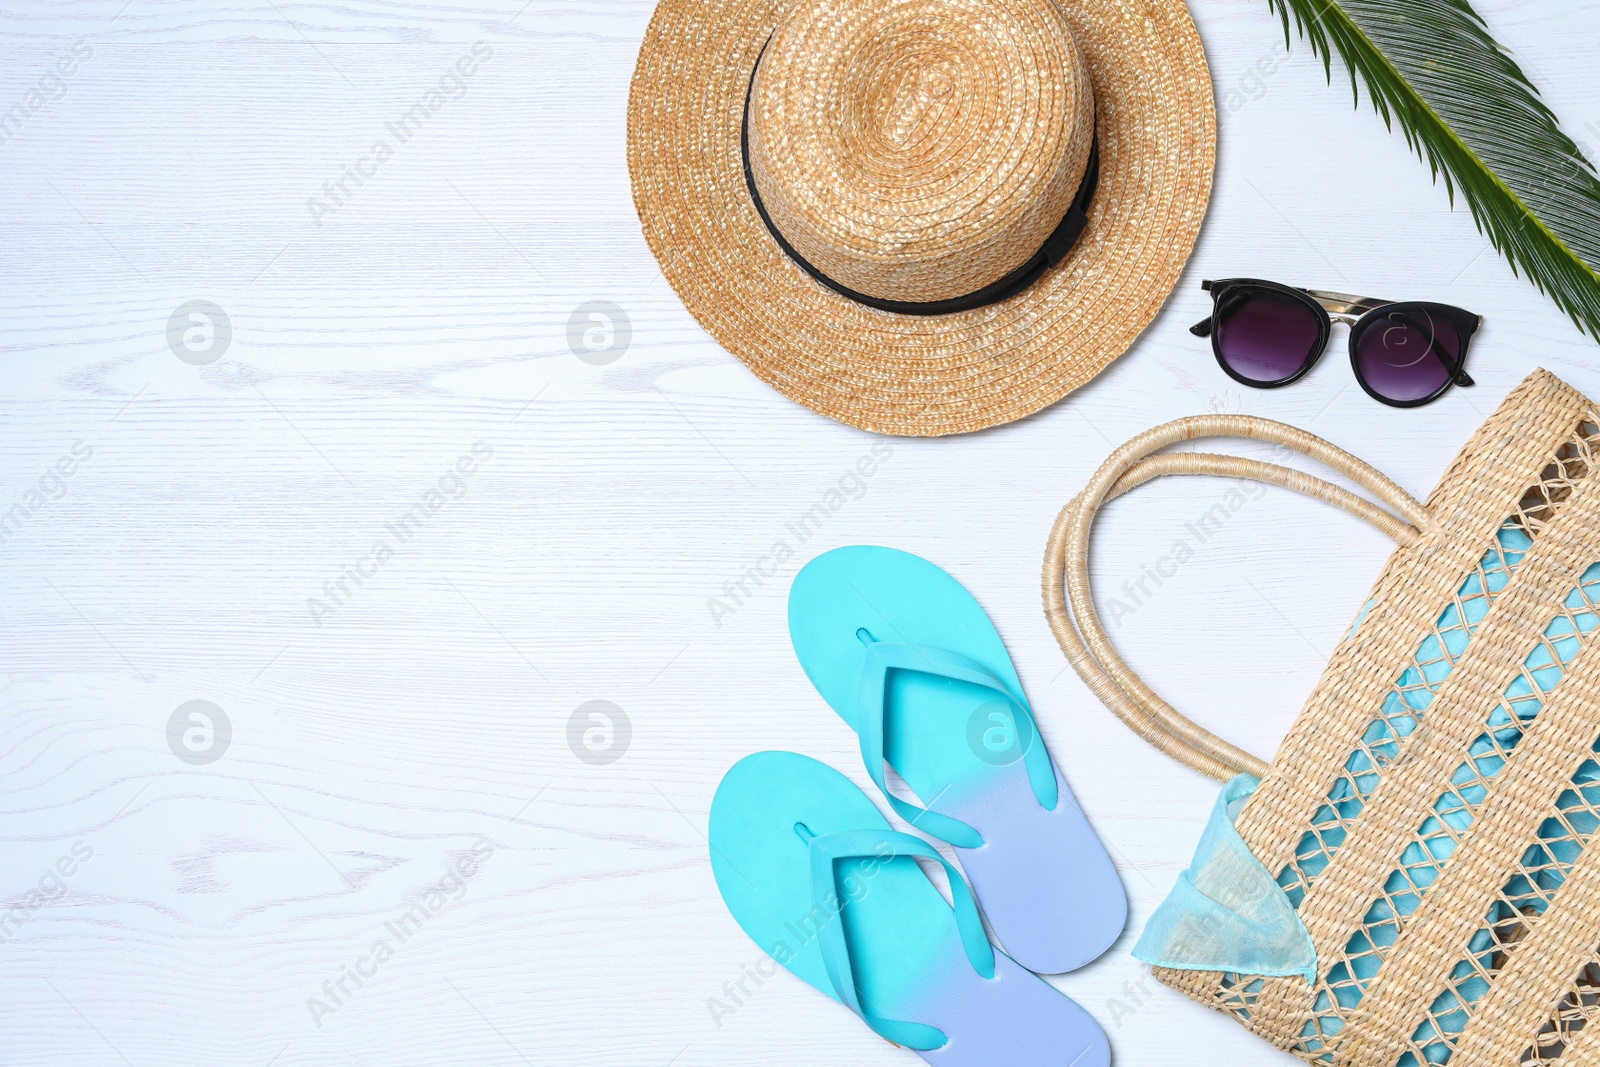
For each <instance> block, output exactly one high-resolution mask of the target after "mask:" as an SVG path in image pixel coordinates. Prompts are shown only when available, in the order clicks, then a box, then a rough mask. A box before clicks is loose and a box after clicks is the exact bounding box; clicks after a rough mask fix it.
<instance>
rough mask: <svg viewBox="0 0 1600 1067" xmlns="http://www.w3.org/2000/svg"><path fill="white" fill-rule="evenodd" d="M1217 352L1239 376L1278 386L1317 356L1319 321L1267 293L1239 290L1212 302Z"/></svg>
mask: <svg viewBox="0 0 1600 1067" xmlns="http://www.w3.org/2000/svg"><path fill="white" fill-rule="evenodd" d="M1216 316H1217V333H1216V338H1217V351H1218V352H1219V353H1221V355H1222V359H1223V361H1224V362H1225V363H1227V365H1228V369H1230V370H1232V371H1233V372H1234V373H1235V374H1237V375H1238V376H1239V377H1241V378H1244V379H1246V380H1248V381H1250V382H1253V383H1255V384H1257V385H1277V384H1278V383H1280V382H1283V381H1287V380H1288V379H1290V378H1293V377H1294V376H1295V375H1296V374H1298V373H1300V371H1301V370H1302V369H1304V368H1305V366H1306V364H1307V363H1308V362H1309V361H1310V359H1311V357H1312V356H1313V355H1315V354H1316V348H1317V341H1318V339H1319V338H1320V337H1321V336H1322V324H1323V321H1324V319H1323V317H1322V316H1320V315H1319V314H1318V313H1317V312H1315V311H1313V310H1312V309H1311V308H1309V307H1307V306H1306V305H1305V304H1303V303H1301V302H1300V301H1298V300H1296V299H1294V298H1293V297H1291V296H1288V295H1287V294H1284V293H1279V292H1275V291H1274V290H1271V289H1256V288H1251V287H1241V288H1238V289H1230V290H1228V291H1227V292H1225V293H1223V294H1222V295H1221V297H1220V298H1219V300H1218V302H1217V312H1216Z"/></svg>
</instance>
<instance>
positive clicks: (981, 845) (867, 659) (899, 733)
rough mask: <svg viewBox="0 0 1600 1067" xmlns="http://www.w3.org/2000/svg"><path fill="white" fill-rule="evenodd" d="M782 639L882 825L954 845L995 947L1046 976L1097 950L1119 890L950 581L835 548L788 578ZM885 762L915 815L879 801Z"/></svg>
mask: <svg viewBox="0 0 1600 1067" xmlns="http://www.w3.org/2000/svg"><path fill="white" fill-rule="evenodd" d="M789 635H790V638H791V639H792V640H793V642H794V649H795V653H796V654H797V655H798V656H799V657H800V665H801V666H802V667H804V668H805V672H806V675H807V676H808V677H810V679H811V681H812V684H814V685H815V686H816V687H817V690H818V691H819V692H820V693H821V694H822V696H823V699H825V700H827V702H828V703H829V704H831V705H832V706H833V709H834V710H835V711H837V712H838V713H839V715H840V716H841V717H842V718H843V719H844V721H845V722H847V723H849V724H850V726H851V728H852V729H854V730H855V731H856V733H857V734H859V735H860V738H861V756H862V759H863V760H865V762H866V765H867V771H868V772H869V773H870V774H871V775H872V778H873V781H875V782H877V783H878V788H879V789H881V790H883V795H884V797H885V798H887V799H888V801H889V804H890V805H891V806H892V807H893V808H894V810H895V812H896V814H898V815H899V816H900V817H901V818H903V819H905V820H906V821H907V822H909V823H910V824H911V825H912V826H914V827H916V828H917V829H918V830H920V831H922V832H923V833H926V834H929V835H931V836H933V837H937V838H939V839H941V840H943V841H947V842H949V843H950V844H951V845H954V846H955V847H956V852H957V855H958V856H959V857H960V859H961V865H962V866H963V867H964V868H965V869H966V871H967V874H968V876H969V877H970V878H971V879H972V885H973V888H974V889H975V890H976V891H977V894H978V899H979V900H980V901H981V902H982V904H983V911H984V915H985V916H987V917H988V919H989V925H990V927H991V928H992V929H993V930H994V932H995V935H996V937H997V938H998V939H999V941H1000V944H1001V945H1003V946H1004V947H1005V949H1006V951H1007V952H1009V953H1011V955H1012V956H1013V957H1015V958H1016V960H1017V961H1018V962H1019V963H1022V964H1023V965H1024V966H1026V967H1027V968H1028V969H1029V970H1033V971H1037V972H1039V973H1040V974H1060V973H1062V972H1064V971H1070V970H1074V969H1075V968H1078V967H1081V966H1083V965H1084V964H1086V963H1088V962H1089V961H1090V960H1092V959H1094V958H1095V957H1096V956H1099V955H1100V954H1101V953H1102V952H1104V951H1105V950H1106V949H1107V948H1110V947H1111V944H1112V942H1114V941H1115V940H1116V939H1117V936H1118V935H1119V934H1120V933H1121V932H1122V927H1123V924H1124V923H1125V922H1126V921H1127V916H1128V899H1127V895H1126V893H1125V891H1124V890H1123V887H1122V881H1121V879H1120V878H1118V876H1117V871H1116V867H1115V866H1114V865H1113V864H1112V862H1111V858H1110V857H1109V856H1107V855H1106V850H1105V847H1104V846H1103V845H1102V844H1101V843H1100V839H1099V838H1098V837H1096V836H1095V832H1094V830H1093V829H1092V828H1091V827H1090V826H1089V822H1088V820H1087V819H1086V818H1085V817H1084V814H1083V811H1082V810H1081V809H1080V808H1079V807H1078V805H1077V802H1076V801H1075V800H1074V799H1073V796H1072V791H1071V790H1070V789H1069V788H1068V787H1067V784H1066V781H1065V780H1064V779H1062V777H1061V774H1060V772H1059V771H1058V770H1056V767H1055V764H1054V763H1052V762H1051V760H1050V754H1049V753H1048V752H1047V751H1046V750H1045V746H1044V741H1043V739H1042V738H1040V736H1039V731H1038V728H1037V727H1036V726H1035V724H1034V720H1033V714H1032V712H1031V711H1030V710H1029V708H1028V704H1027V700H1026V698H1025V697H1024V696H1023V694H1022V683H1021V682H1020V681H1019V680H1018V679H1017V672H1016V669H1015V668H1014V667H1013V666H1012V665H1011V657H1010V656H1009V655H1008V654H1007V653H1006V648H1005V645H1004V643H1002V642H1001V640H1000V635H999V634H998V633H997V632H995V628H994V624H993V623H991V622H990V621H989V616H988V615H986V614H984V611H983V608H982V607H980V606H979V604H978V602H977V601H976V600H974V599H973V598H972V595H971V594H970V593H968V592H967V590H966V589H965V588H963V587H962V585H961V583H960V582H958V581H956V580H955V579H954V578H952V577H950V575H948V574H946V573H945V572H944V571H942V570H940V569H939V568H938V567H936V566H934V565H933V564H932V563H929V562H928V561H927V560H925V559H922V558H921V557H919V556H913V555H911V554H910V553H907V552H900V551H897V550H895V549H892V548H878V547H874V546H867V545H858V546H854V547H851V548H838V549H834V550H833V551H831V552H825V553H823V554H822V555H820V556H818V557H817V558H816V559H813V560H812V561H811V562H810V563H807V564H806V565H805V567H804V568H802V569H801V571H800V573H799V574H798V575H796V576H795V579H794V585H793V587H792V588H791V589H790V591H789ZM885 764H888V765H889V766H892V767H893V768H894V769H895V771H896V772H898V773H899V775H900V777H901V778H902V779H903V780H904V781H905V783H906V785H908V786H909V787H910V788H911V790H912V792H913V793H915V794H916V796H917V799H918V800H920V801H922V803H923V804H924V805H926V807H917V806H916V805H914V804H911V803H909V802H907V801H904V800H902V799H900V798H899V797H896V796H894V795H893V794H892V793H890V792H889V788H888V786H887V784H886V783H885V776H884V766H885Z"/></svg>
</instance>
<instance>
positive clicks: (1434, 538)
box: [1044, 371, 1600, 1067]
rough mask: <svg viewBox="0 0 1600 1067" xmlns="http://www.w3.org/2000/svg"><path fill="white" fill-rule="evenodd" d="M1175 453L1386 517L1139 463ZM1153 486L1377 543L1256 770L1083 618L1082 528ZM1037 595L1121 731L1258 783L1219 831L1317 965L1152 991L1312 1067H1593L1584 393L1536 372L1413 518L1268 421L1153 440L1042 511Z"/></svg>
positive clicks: (1596, 675)
mask: <svg viewBox="0 0 1600 1067" xmlns="http://www.w3.org/2000/svg"><path fill="white" fill-rule="evenodd" d="M1200 437H1245V438H1254V439H1257V440H1263V441H1269V442H1274V443H1276V444H1278V445H1279V446H1281V447H1283V448H1286V449H1294V450H1296V451H1299V452H1302V453H1304V454H1306V455H1308V456H1311V457H1313V458H1315V459H1317V460H1319V461H1321V462H1323V463H1326V464H1327V465H1328V466H1330V467H1332V468H1334V469H1336V470H1338V471H1340V472H1342V473H1344V474H1345V475H1347V476H1348V477H1350V478H1351V479H1352V480H1353V481H1354V482H1355V483H1356V484H1358V485H1360V486H1361V487H1363V488H1364V489H1365V490H1367V491H1368V492H1370V493H1371V494H1372V495H1373V496H1374V497H1375V498H1376V499H1377V500H1379V501H1381V502H1382V504H1383V505H1384V506H1383V507H1379V506H1378V505H1376V504H1373V503H1370V502H1368V501H1366V500H1365V499H1363V498H1361V497H1359V496H1356V495H1354V494H1351V493H1349V492H1346V491H1345V490H1343V489H1341V488H1339V487H1337V486H1334V485H1331V484H1329V483H1327V482H1324V481H1321V480H1319V479H1316V478H1313V477H1310V476H1308V475H1305V474H1302V473H1300V472H1298V471H1293V470H1289V469H1287V468H1283V467H1279V466H1276V465H1274V464H1270V463H1263V462H1258V461H1255V460H1247V459H1241V458H1237V457H1229V456H1218V455H1208V454H1204V453H1195V452H1179V453H1161V454H1158V451H1159V450H1160V449H1162V448H1164V447H1166V446H1168V445H1171V444H1174V443H1177V442H1179V441H1184V440H1192V439H1195V438H1200ZM1165 474H1209V475H1221V476H1226V477H1230V478H1247V479H1255V480H1260V481H1264V482H1271V483H1274V484H1277V485H1280V486H1284V487H1286V488H1290V489H1294V490H1297V491H1299V492H1302V493H1306V494H1308V495H1311V496H1314V497H1317V498H1319V499H1321V500H1324V501H1327V502H1330V503H1333V504H1335V505H1337V506H1339V507H1341V508H1343V509H1344V510H1345V511H1347V512H1349V513H1351V514H1352V515H1355V516H1356V517H1358V518H1361V519H1363V520H1365V521H1367V522H1368V523H1370V524H1372V525H1373V526H1375V527H1377V528H1378V529H1379V530H1382V531H1383V532H1384V533H1386V534H1388V535H1390V536H1391V537H1393V538H1394V540H1395V541H1397V542H1398V544H1399V547H1398V548H1397V549H1396V550H1395V552H1394V555H1393V556H1391V557H1390V559H1389V562H1388V564H1387V565H1386V566H1385V567H1384V569H1383V572H1382V574H1381V575H1380V576H1379V578H1378V581H1377V584H1376V585H1375V586H1374V587H1373V589H1372V593H1371V597H1370V599H1369V601H1368V602H1367V604H1366V606H1365V607H1364V608H1363V609H1362V611H1361V614H1360V615H1359V616H1358V618H1357V620H1356V624H1355V626H1353V627H1352V629H1351V632H1350V634H1349V635H1348V636H1347V637H1346V638H1345V639H1344V640H1343V641H1342V642H1341V643H1340V645H1339V647H1338V649H1337V651H1336V652H1335V653H1334V655H1333V658H1332V660H1331V661H1330V662H1329V664H1328V667H1327V670H1326V672H1325V673H1324V674H1323V676H1322V680H1321V682H1320V683H1319V684H1318V685H1317V687H1316V689H1315V690H1314V691H1313V692H1312V694H1311V697H1310V699H1309V700H1308V701H1307V702H1306V704H1305V707H1304V708H1303V709H1302V710H1301V712H1300V715H1299V717H1298V718H1297V719H1296V721H1295V723H1294V725H1293V727H1292V728H1291V729H1290V731H1289V734H1288V736H1287V737H1286V738H1285V739H1284V742H1283V745H1282V747H1281V748H1280V749H1279V751H1278V754H1277V757H1276V759H1275V760H1274V761H1273V762H1272V763H1271V764H1270V765H1268V764H1264V763H1262V762H1261V761H1260V760H1258V759H1256V758H1255V757H1253V756H1251V755H1250V754H1248V753H1246V752H1242V751H1240V750H1239V749H1237V748H1235V747H1233V746H1232V745H1230V744H1228V743H1227V742H1225V741H1223V740H1221V739H1220V738H1217V737H1216V736H1214V735H1212V734H1210V733H1208V732H1206V731H1205V730H1203V729H1201V728H1200V727H1198V726H1196V725H1195V724H1194V723H1192V722H1190V721H1189V720H1187V719H1185V718H1184V717H1183V716H1182V715H1180V714H1178V712H1177V711H1175V710H1174V709H1173V708H1172V707H1171V706H1170V705H1168V704H1167V703H1166V702H1165V701H1163V700H1162V699H1161V697H1159V696H1157V695H1156V694H1155V693H1154V692H1152V691H1151V690H1150V689H1149V688H1148V687H1147V686H1145V685H1144V683H1143V682H1141V681H1140V680H1139V678H1138V677H1136V676H1135V675H1134V674H1133V673H1132V672H1131V671H1130V670H1129V669H1128V666H1127V665H1126V664H1125V663H1124V662H1123V661H1122V660H1121V658H1119V657H1118V655H1117V653H1116V652H1115V651H1114V650H1113V649H1112V647H1111V644H1110V642H1109V641H1108V639H1107V637H1106V633H1105V631H1104V629H1103V628H1102V627H1101V625H1100V623H1099V620H1098V619H1097V617H1096V614H1095V609H1094V604H1093V601H1092V599H1091V596H1090V589H1089V583H1088V572H1087V563H1088V557H1087V553H1088V547H1089V532H1090V528H1091V526H1092V524H1093V522H1094V517H1095V513H1096V512H1097V510H1098V509H1099V508H1100V507H1101V506H1102V505H1103V504H1105V503H1106V502H1107V501H1109V500H1111V499H1112V498H1114V497H1116V496H1118V495H1119V494H1121V493H1123V492H1126V491H1127V490H1129V489H1131V488H1134V487H1135V486H1137V485H1139V484H1141V483H1143V482H1145V481H1148V480H1149V479H1151V478H1155V477H1159V476H1161V475H1165ZM1044 594H1045V607H1046V613H1047V615H1048V616H1049V620H1050V624H1051V627H1052V629H1053V630H1054V632H1055V634H1056V638H1057V640H1058V641H1059V642H1060V643H1061V647H1062V649H1063V650H1064V651H1065V652H1066V654H1067V656H1068V658H1069V659H1070V660H1071V661H1072V664H1073V666H1074V667H1075V668H1077V670H1078V673H1079V674H1080V675H1081V676H1082V677H1083V678H1084V680H1085V681H1086V682H1087V683H1088V684H1089V686H1090V687H1091V688H1092V689H1093V690H1094V692H1095V694H1096V695H1097V696H1098V697H1099V698H1100V699H1101V700H1103V701H1104V702H1105V703H1106V704H1107V705H1108V706H1109V707H1110V708H1111V709H1112V710H1113V711H1115V712H1116V713H1117V714H1118V715H1119V716H1120V717H1121V718H1122V719H1123V720H1124V721H1125V722H1126V723H1127V724H1128V725H1129V726H1130V727H1132V728H1133V729H1134V730H1135V731H1137V732H1138V733H1139V734H1140V735H1141V736H1143V737H1144V738H1145V739H1146V740H1148V741H1150V742H1152V743H1153V744H1155V745H1156V746H1157V747H1158V748H1160V749H1161V750H1162V751H1164V752H1166V753H1167V754H1169V755H1171V756H1173V757H1175V758H1177V759H1179V760H1182V761H1183V762H1184V763H1186V764H1188V765H1189V766H1190V767H1193V768H1195V769H1196V770H1199V771H1201V772H1203V773H1205V774H1208V775H1211V776H1213V777H1216V778H1219V779H1231V778H1233V777H1234V776H1235V775H1239V774H1248V775H1254V776H1257V777H1259V778H1260V779H1261V782H1260V784H1259V786H1258V787H1256V789H1255V792H1254V793H1253V795H1251V796H1250V797H1249V799H1248V800H1247V801H1245V802H1244V804H1243V807H1242V808H1241V809H1238V811H1237V815H1236V820H1235V826H1236V828H1237V832H1238V836H1239V838H1240V839H1242V841H1243V843H1244V845H1245V846H1246V847H1248V850H1249V852H1250V854H1251V855H1253V856H1254V858H1255V859H1256V860H1259V861H1260V864H1261V865H1262V866H1264V868H1265V871H1266V872H1267V877H1268V878H1269V894H1270V881H1275V882H1276V883H1277V886H1278V887H1279V889H1280V890H1281V891H1282V893H1283V894H1284V897H1285V899H1286V900H1287V901H1288V904H1289V905H1290V906H1292V908H1293V915H1295V916H1298V919H1299V921H1300V923H1303V925H1304V929H1305V931H1306V932H1308V933H1309V935H1310V943H1311V945H1312V946H1314V948H1315V952H1316V962H1315V967H1314V969H1313V971H1312V972H1308V973H1314V979H1313V980H1312V981H1309V982H1308V981H1307V980H1306V978H1305V977H1292V976H1291V977H1263V976H1261V975H1256V974H1249V973H1238V972H1230V971H1225V970H1200V969H1181V970H1180V969H1176V968H1168V967H1157V968H1156V976H1157V977H1158V978H1159V979H1160V980H1161V981H1162V982H1164V983H1165V984H1167V985H1170V986H1172V987H1173V988H1175V989H1178V990H1180V991H1182V992H1183V993H1185V994H1187V995H1188V996H1190V997H1192V998H1194V999H1195V1000H1198V1001H1200V1002H1201V1003H1203V1004H1207V1005H1210V1006H1211V1007H1214V1008H1216V1009H1218V1010H1220V1011H1223V1012H1226V1013H1228V1014H1231V1015H1232V1016H1234V1017H1235V1018H1236V1019H1238V1020H1239V1022H1241V1023H1242V1024H1243V1025H1245V1026H1246V1027H1248V1028H1249V1029H1250V1030H1251V1031H1253V1032H1255V1033H1256V1034H1258V1035H1260V1036H1261V1037H1264V1038H1266V1039H1267V1040H1269V1041H1271V1042H1272V1043H1273V1044H1274V1045H1277V1046H1278V1047H1279V1048H1283V1049H1286V1050H1288V1051H1290V1052H1292V1053H1294V1054H1295V1055H1297V1056H1299V1057H1300V1058H1302V1059H1304V1060H1307V1061H1308V1062H1312V1063H1327V1064H1356V1065H1361V1067H1380V1065H1381V1067H1425V1065H1428V1064H1443V1063H1449V1064H1453V1065H1462V1067H1466V1065H1474V1067H1476V1065H1486V1064H1496V1065H1512V1064H1522V1065H1548V1064H1555V1063H1560V1064H1561V1065H1562V1067H1574V1065H1585V1064H1600V841H1597V837H1600V651H1595V649H1594V647H1593V646H1594V645H1596V644H1600V639H1597V636H1596V635H1597V634H1600V414H1597V413H1596V409H1595V406H1594V405H1593V404H1592V403H1591V402H1590V401H1589V400H1588V399H1586V398H1585V397H1583V396H1582V395H1580V394H1579V393H1577V392H1576V391H1574V390H1573V389H1571V388H1570V387H1568V386H1567V385H1565V384H1564V383H1562V382H1561V381H1559V380H1557V379H1556V378H1555V377H1553V376H1552V375H1550V374H1548V373H1546V372H1544V371H1537V372H1535V373H1534V374H1533V375H1532V376H1531V377H1529V378H1528V379H1527V380H1526V381H1525V382H1523V383H1522V385H1520V386H1519V387H1518V388H1517V389H1516V390H1515V391H1514V392H1513V393H1512V394H1511V395H1510V396H1509V397H1508V398H1507V399H1506V401H1505V403H1504V404H1503V405H1501V407H1500V409H1499V410H1498V411H1496V412H1495V414H1494V415H1493V416H1492V417H1491V418H1490V419H1489V420H1488V421H1487V422H1485V423H1484V424H1483V426H1481V427H1480V428H1479V429H1478V431H1477V433H1476V434H1475V435H1474V436H1473V437H1472V440H1471V441H1469V442H1468V444H1467V446H1466V447H1465V448H1464V449H1463V450H1462V451H1461V453H1460V454H1459V455H1458V456H1457V457H1456V459H1455V461H1454V462H1453V463H1452V464H1451V465H1450V467H1449V469H1448V470H1447V471H1446V473H1445V475H1444V477H1443V479H1442V480H1441V481H1440V483H1439V485H1438V487H1437V488H1436V489H1435V490H1434V492H1433V494H1432V495H1431V496H1430V497H1429V498H1428V501H1427V503H1426V504H1422V503H1419V502H1417V501H1416V500H1414V499H1412V498H1411V497H1410V496H1408V495H1407V494H1406V493H1405V491H1404V490H1402V489H1401V488H1400V487H1399V486H1398V485H1396V484H1395V483H1394V482H1392V481H1390V480H1389V479H1387V478H1385V477H1384V476H1382V475H1381V474H1379V473H1378V472H1377V471H1375V470H1374V469H1372V468H1371V467H1369V466H1367V465H1366V464H1364V463H1361V462H1360V461H1359V460H1356V459H1355V458H1354V457H1352V456H1350V455H1348V454H1347V453H1345V452H1342V451H1340V450H1338V449H1336V448H1334V447H1333V446H1332V445H1330V444H1328V443H1327V442H1325V441H1323V440H1322V439H1320V438H1318V437H1315V436H1313V435H1312V434H1309V433H1306V432H1304V431H1301V430H1296V429H1294V428H1292V427H1288V426H1284V425H1282V424H1279V423H1274V422H1268V421H1266V420H1263V419H1256V418H1248V417H1240V416H1226V415H1215V416H1200V417H1196V418H1190V419H1180V420H1178V421H1176V422H1171V423H1167V424H1166V425H1164V426H1159V427H1156V428H1155V429H1153V430H1150V431H1148V432H1146V433H1144V434H1141V435H1140V436H1139V437H1136V438H1135V439H1133V440H1132V441H1130V442H1128V443H1127V444H1126V445H1124V446H1122V447H1121V448H1120V449H1118V450H1117V451H1116V452H1115V453H1113V454H1112V456H1111V457H1110V458H1109V459H1108V460H1107V461H1106V462H1105V464H1104V465H1103V466H1102V467H1101V468H1100V469H1099V471H1097V472H1096V473H1095V475H1094V477H1093V478H1092V479H1091V480H1090V482H1089V484H1088V486H1087V487H1086V488H1085V489H1084V491H1083V492H1082V493H1081V494H1080V495H1079V496H1078V497H1077V498H1076V499H1075V500H1073V501H1072V502H1071V503H1069V504H1068V505H1067V506H1066V507H1065V508H1064V509H1063V510H1062V512H1061V514H1060V517H1059V518H1058V519H1057V520H1056V523H1055V527H1054V529H1053V530H1052V532H1051V536H1050V542H1049V547H1048V549H1047V552H1046V557H1045V568H1044ZM1163 907H1166V905H1163ZM1285 914H1288V912H1287V911H1286V912H1285Z"/></svg>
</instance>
